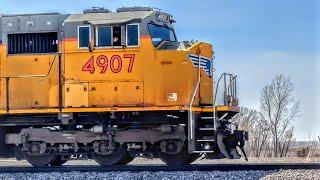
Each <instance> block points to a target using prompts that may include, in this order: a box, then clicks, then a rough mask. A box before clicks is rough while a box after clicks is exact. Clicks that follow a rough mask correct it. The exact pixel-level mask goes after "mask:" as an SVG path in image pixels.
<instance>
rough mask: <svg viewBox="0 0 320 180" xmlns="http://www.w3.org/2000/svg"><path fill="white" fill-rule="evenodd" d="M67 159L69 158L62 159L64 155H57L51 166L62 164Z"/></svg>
mask: <svg viewBox="0 0 320 180" xmlns="http://www.w3.org/2000/svg"><path fill="white" fill-rule="evenodd" d="M67 161H68V160H62V157H61V156H60V155H57V156H56V158H54V160H53V161H52V162H51V166H62V165H63V164H64V163H66V162H67Z"/></svg>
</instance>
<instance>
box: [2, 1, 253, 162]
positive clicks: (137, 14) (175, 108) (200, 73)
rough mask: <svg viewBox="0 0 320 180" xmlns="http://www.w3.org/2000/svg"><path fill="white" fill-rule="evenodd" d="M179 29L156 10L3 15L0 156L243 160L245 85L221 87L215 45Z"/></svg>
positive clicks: (228, 80) (227, 80) (229, 80)
mask: <svg viewBox="0 0 320 180" xmlns="http://www.w3.org/2000/svg"><path fill="white" fill-rule="evenodd" d="M174 23H175V19H174V17H173V16H172V15H170V14H168V13H165V12H163V11H161V10H158V9H154V8H149V7H124V8H119V9H117V10H116V11H115V12H111V11H109V10H107V9H104V8H92V9H87V10H85V11H84V12H83V13H82V14H59V13H40V14H17V15H1V16H0V25H1V26H0V63H1V66H0V67H1V68H0V75H1V78H0V100H1V101H0V157H3V158H7V157H16V158H17V159H18V160H22V159H26V160H27V161H28V162H29V163H30V164H32V165H33V166H48V165H51V166H60V165H62V164H64V163H65V162H67V161H68V160H70V159H94V160H95V161H96V162H97V163H99V164H101V165H125V164H128V163H129V162H131V161H132V160H133V159H134V158H135V157H146V158H160V159H161V160H162V161H164V162H165V163H166V164H168V165H186V164H190V163H192V162H193V161H195V160H196V159H197V158H199V157H200V156H204V157H206V158H208V159H218V158H230V159H237V158H240V154H241V153H239V152H241V151H243V147H244V143H245V141H246V140H247V132H245V131H243V130H239V129H238V127H237V126H236V125H235V124H233V123H232V120H231V119H232V117H233V116H235V115H236V114H237V113H239V106H238V104H239V103H238V102H239V101H238V98H237V85H236V84H237V78H236V76H234V75H232V74H226V73H224V74H223V75H222V76H221V77H220V78H218V79H216V80H217V81H215V79H214V75H215V74H214V67H213V62H214V53H213V47H212V45H211V44H209V43H204V42H198V41H184V42H178V40H177V36H176V32H175V30H174V26H173V24H174ZM220 97H221V98H220ZM219 99H220V100H222V102H218V100H219ZM242 154H244V155H245V153H244V151H243V153H242Z"/></svg>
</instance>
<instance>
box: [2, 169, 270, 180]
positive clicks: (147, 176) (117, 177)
mask: <svg viewBox="0 0 320 180" xmlns="http://www.w3.org/2000/svg"><path fill="white" fill-rule="evenodd" d="M272 173H275V172H274V171H229V172H222V171H212V172H200V171H190V172H181V171H177V172H105V173H100V172H99V173H98V172H69V173H58V172H52V173H15V174H6V173H4V174H0V179H6V180H14V179H19V180H24V179H25V180H29V179H30V180H37V179H41V180H55V179H76V180H82V179H85V180H99V179H114V180H131V179H133V180H158V179H161V180H171V179H173V180H178V179H185V180H192V179H206V180H207V179H223V180H233V179H234V180H238V179H248V180H251V179H261V178H262V177H265V176H267V175H269V174H272Z"/></svg>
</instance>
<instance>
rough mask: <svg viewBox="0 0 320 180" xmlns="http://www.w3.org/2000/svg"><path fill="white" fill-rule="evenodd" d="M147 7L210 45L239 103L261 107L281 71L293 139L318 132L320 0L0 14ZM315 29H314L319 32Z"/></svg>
mask: <svg viewBox="0 0 320 180" xmlns="http://www.w3.org/2000/svg"><path fill="white" fill-rule="evenodd" d="M92 6H100V7H106V8H108V9H110V10H115V9H116V8H118V7H123V6H151V7H157V8H160V9H162V10H163V11H166V12H170V13H171V14H173V15H174V16H175V18H176V20H177V23H176V25H175V26H176V31H177V35H178V38H179V40H191V39H195V40H201V41H206V42H210V43H212V44H214V46H215V53H216V66H217V70H218V73H221V72H232V73H235V74H238V75H239V84H240V85H239V87H240V98H241V99H240V101H241V105H243V106H248V107H254V108H259V95H260V90H261V89H262V88H263V86H265V85H266V83H269V82H270V81H271V80H272V78H273V77H274V76H275V75H277V74H279V73H283V74H286V75H289V76H291V77H292V80H293V82H294V84H295V87H296V89H295V90H296V91H295V92H296V94H295V95H296V97H297V98H298V99H299V100H300V101H301V115H300V117H299V118H298V119H297V120H296V121H295V126H296V128H295V136H296V137H297V139H307V138H308V137H309V136H311V137H316V136H318V135H320V115H318V114H317V112H318V111H319V110H320V109H319V107H320V106H319V105H318V104H317V103H319V102H320V79H319V78H320V62H319V61H320V55H319V50H320V47H319V42H320V37H319V32H320V25H319V22H320V20H319V18H320V13H319V11H320V9H319V8H318V9H316V8H317V7H320V4H319V3H318V2H317V1H316V0H308V1H303V0H282V1H277V0H268V1H261V0H243V1H239V0H220V1H218V0H201V1H199V0H187V1H186V0H174V1H172V0H161V1H160V0H135V1H133V0H131V1H129V0H112V1H110V0H109V1H108V0H90V1H88V0H54V1H41V0H28V1H24V0H0V13H5V14H8V13H9V14H12V13H33V12H56V11H57V12H61V13H80V12H82V10H83V9H85V8H89V7H92ZM317 32H318V33H317Z"/></svg>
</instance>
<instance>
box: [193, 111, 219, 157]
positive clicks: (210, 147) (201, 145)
mask: <svg viewBox="0 0 320 180" xmlns="http://www.w3.org/2000/svg"><path fill="white" fill-rule="evenodd" d="M215 139H216V137H215V126H214V116H213V113H212V112H202V113H201V114H200V118H198V119H196V120H195V134H194V143H195V146H194V152H195V153H213V152H214V147H215V143H216V140H215Z"/></svg>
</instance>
